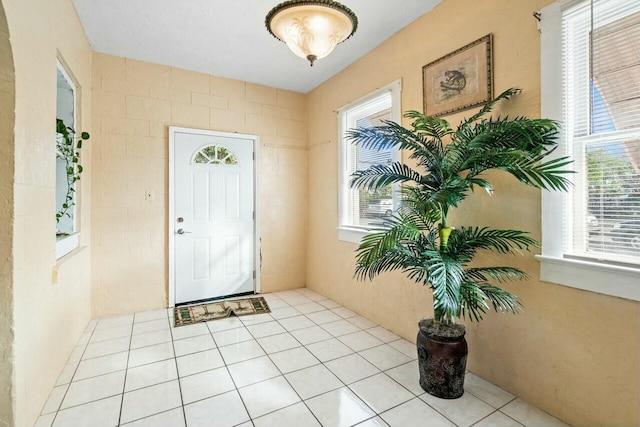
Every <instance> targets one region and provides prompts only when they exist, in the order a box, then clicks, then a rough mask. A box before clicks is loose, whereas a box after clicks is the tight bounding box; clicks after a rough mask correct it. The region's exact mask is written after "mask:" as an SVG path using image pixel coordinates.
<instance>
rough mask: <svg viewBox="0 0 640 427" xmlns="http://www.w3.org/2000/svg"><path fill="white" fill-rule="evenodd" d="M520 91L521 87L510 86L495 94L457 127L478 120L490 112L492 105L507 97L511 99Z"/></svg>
mask: <svg viewBox="0 0 640 427" xmlns="http://www.w3.org/2000/svg"><path fill="white" fill-rule="evenodd" d="M520 92H522V89H517V88H510V89H507V90H505V91H504V92H502V93H501V94H500V95H498V96H496V97H495V98H494V99H492V100H491V101H489V102H487V103H486V104H484V106H483V107H482V108H481V109H480V111H478V112H477V113H476V114H474V115H473V116H471V117H469V118H468V119H466V120H464V121H463V122H462V123H461V124H460V126H459V127H463V126H465V125H468V124H470V123H473V122H475V121H476V120H478V119H479V118H481V117H482V116H484V115H486V114H489V113H490V112H491V110H493V107H495V105H496V104H497V103H499V102H500V101H503V100H509V99H511V97H512V96H514V95H517V94H519V93H520Z"/></svg>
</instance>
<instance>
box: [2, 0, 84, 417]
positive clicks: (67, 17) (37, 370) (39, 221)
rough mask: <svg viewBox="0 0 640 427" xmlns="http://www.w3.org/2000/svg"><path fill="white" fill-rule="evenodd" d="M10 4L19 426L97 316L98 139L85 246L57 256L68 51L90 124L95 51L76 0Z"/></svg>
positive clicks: (33, 410) (81, 114)
mask: <svg viewBox="0 0 640 427" xmlns="http://www.w3.org/2000/svg"><path fill="white" fill-rule="evenodd" d="M3 4H4V7H5V13H6V16H7V22H8V25H9V31H10V34H11V47H12V50H13V59H14V65H15V75H16V103H15V165H16V168H15V176H14V180H15V184H14V206H15V211H14V214H15V217H14V223H13V227H14V229H13V233H14V259H13V269H14V271H13V283H14V286H13V292H14V293H13V304H14V335H15V341H14V356H13V357H14V374H13V384H14V401H13V408H14V414H15V415H14V425H15V426H30V425H32V424H33V422H34V421H35V419H36V417H37V415H38V414H39V413H40V410H41V409H42V405H43V404H44V402H45V400H46V398H47V396H48V394H49V392H50V391H51V389H52V387H53V384H54V382H55V381H56V379H57V377H58V374H59V373H60V370H61V369H62V367H63V366H64V364H65V362H66V360H67V358H68V356H69V354H70V353H71V349H72V348H73V346H74V345H75V343H76V342H77V340H78V337H79V336H80V334H81V332H82V331H83V330H84V327H85V326H86V323H87V321H88V320H89V317H90V298H89V292H90V286H89V267H90V251H89V248H88V247H86V246H88V245H89V236H90V228H89V223H90V221H89V208H90V206H89V204H90V197H89V195H90V191H89V190H90V187H91V169H92V168H91V154H90V152H91V147H90V145H91V144H87V148H85V149H84V151H83V163H84V166H85V170H86V172H85V173H84V174H83V179H82V181H81V182H82V185H81V188H80V198H81V206H82V212H81V218H80V224H81V225H80V227H81V245H82V246H85V248H84V249H82V250H78V251H75V252H73V253H71V254H69V255H68V256H66V257H65V258H64V259H62V260H60V261H58V262H57V261H56V256H55V240H56V238H55V230H56V224H55V215H54V214H55V202H54V195H55V187H54V186H55V179H54V177H55V120H54V119H55V115H56V113H55V111H56V56H58V55H59V56H60V57H61V58H62V59H63V60H64V61H65V62H66V63H67V64H68V66H69V68H70V71H71V72H72V74H73V75H74V76H75V78H76V80H77V82H76V83H77V84H78V85H79V87H80V108H79V114H78V116H79V119H80V121H79V125H80V126H78V127H81V128H82V129H83V130H86V131H89V132H91V110H90V108H91V105H90V100H91V84H90V79H91V50H90V48H89V43H88V42H87V39H86V37H85V35H84V32H83V30H82V27H81V25H80V22H79V20H78V18H77V15H76V12H75V10H74V8H73V5H72V2H71V0H56V1H50V0H21V1H6V0H5V1H3ZM3 162H4V161H3ZM3 165H4V163H3ZM3 184H4V181H3ZM3 206H4V204H3ZM3 215H5V212H4V209H3ZM3 217H4V216H3ZM55 276H57V277H55ZM0 345H4V343H2V344H0Z"/></svg>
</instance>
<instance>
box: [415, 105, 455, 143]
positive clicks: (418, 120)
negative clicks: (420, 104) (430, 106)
mask: <svg viewBox="0 0 640 427" xmlns="http://www.w3.org/2000/svg"><path fill="white" fill-rule="evenodd" d="M404 116H405V117H406V118H408V119H413V122H412V123H411V126H413V130H414V131H415V132H418V133H420V134H422V135H426V136H430V137H432V138H436V139H439V140H442V139H443V138H444V137H445V136H447V135H449V134H451V133H453V130H452V129H451V126H450V125H449V122H448V121H446V120H444V119H440V118H438V117H433V116H425V115H424V114H422V113H421V112H419V111H415V110H409V111H407V112H406V113H405V114H404Z"/></svg>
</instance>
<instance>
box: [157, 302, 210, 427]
mask: <svg viewBox="0 0 640 427" xmlns="http://www.w3.org/2000/svg"><path fill="white" fill-rule="evenodd" d="M169 313H170V312H169V310H167V321H168V322H169V335H171V348H173V356H174V357H173V363H174V364H175V367H176V381H177V382H178V391H179V392H180V408H181V409H182V419H183V420H184V425H185V426H186V425H187V413H186V411H185V410H184V397H183V396H182V383H181V382H180V371H179V370H178V357H177V356H176V345H175V340H174V339H173V328H172V327H171V320H172V319H173V316H171V314H169ZM207 329H209V328H207ZM172 381H173V380H172ZM173 409H175V408H172V409H169V411H171V410H173ZM154 415H157V414H154ZM151 416H153V415H151Z"/></svg>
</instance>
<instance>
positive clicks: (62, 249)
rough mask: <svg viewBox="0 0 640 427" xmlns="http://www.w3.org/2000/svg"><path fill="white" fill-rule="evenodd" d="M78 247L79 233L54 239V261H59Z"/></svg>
mask: <svg viewBox="0 0 640 427" xmlns="http://www.w3.org/2000/svg"><path fill="white" fill-rule="evenodd" d="M78 246H80V233H74V234H71V235H69V236H57V237H56V259H60V258H62V257H63V256H65V255H66V254H68V253H69V252H71V251H72V250H74V249H76V248H77V247H78Z"/></svg>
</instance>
